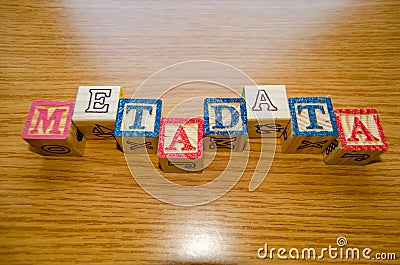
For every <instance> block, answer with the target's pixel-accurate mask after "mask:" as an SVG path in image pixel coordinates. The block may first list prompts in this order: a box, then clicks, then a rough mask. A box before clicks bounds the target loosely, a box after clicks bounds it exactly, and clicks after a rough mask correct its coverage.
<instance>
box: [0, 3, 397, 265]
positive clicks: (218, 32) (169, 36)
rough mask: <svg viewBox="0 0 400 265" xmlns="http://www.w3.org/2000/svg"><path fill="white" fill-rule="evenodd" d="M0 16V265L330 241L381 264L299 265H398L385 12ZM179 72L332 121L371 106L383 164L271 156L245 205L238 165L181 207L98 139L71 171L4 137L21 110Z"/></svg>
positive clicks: (312, 9)
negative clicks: (215, 73) (194, 72)
mask: <svg viewBox="0 0 400 265" xmlns="http://www.w3.org/2000/svg"><path fill="white" fill-rule="evenodd" d="M0 5H1V6H0V23H1V29H0V84H1V90H0V100H1V108H0V119H1V127H0V136H1V142H0V161H1V162H0V167H1V168H0V169H1V172H2V176H1V178H0V188H1V189H0V263H1V264H41V265H43V264H180V263H183V264H203V263H204V264H267V263H270V264H271V263H273V264H277V263H280V264H287V263H290V261H289V260H279V259H278V258H277V256H274V260H272V261H271V260H269V259H260V258H258V257H257V250H258V249H259V248H261V247H263V246H264V244H265V243H267V244H268V246H269V247H270V248H271V247H274V248H286V249H287V250H289V249H290V248H298V249H300V250H301V249H303V248H311V247H313V248H315V249H319V250H320V249H322V248H324V247H328V246H329V245H332V247H335V246H336V247H337V243H336V240H337V238H338V237H339V236H343V237H345V238H346V239H347V241H348V244H347V246H346V247H351V248H356V247H357V248H359V249H361V250H362V249H364V248H367V247H369V248H371V249H372V250H373V252H372V254H371V255H374V254H376V253H396V254H397V261H381V260H376V259H375V260H365V259H362V258H361V259H360V260H353V261H346V260H344V259H342V260H341V259H340V258H336V259H333V258H329V257H328V256H327V255H325V256H324V258H323V259H321V260H317V261H314V264H317V263H320V262H321V263H323V262H326V263H336V262H337V263H344V262H350V263H352V264H374V263H376V264H398V260H399V259H400V248H399V247H400V178H399V170H400V166H399V159H400V155H399V151H400V148H399V143H400V133H399V132H400V126H399V122H398V121H399V118H398V117H399V115H400V113H399V107H398V104H399V100H400V92H399V88H400V81H399V73H400V2H399V1H395V0H393V1H361V0H360V1H356V0H353V1H350V0H349V1H344V0H343V1H333V0H332V1H324V0H321V1H295V0H293V1H278V0H277V1H243V2H234V3H230V2H226V1H219V2H217V3H211V2H202V3H199V2H194V1H171V2H168V4H167V3H165V2H163V1H135V2H134V1H104V0H102V1H84V0H79V1H78V0H75V1H1V4H0ZM188 60H211V61H218V62H222V63H225V64H228V65H231V66H234V67H236V68H238V69H240V70H241V71H243V72H244V73H246V74H247V75H248V76H249V77H250V78H252V79H253V80H254V81H255V82H256V83H257V84H285V85H286V86H287V92H288V96H289V97H295V96H326V95H330V96H331V98H332V100H333V103H334V107H336V108H343V107H348V108H375V109H377V110H378V112H379V114H380V118H381V123H382V126H383V129H384V132H385V134H386V137H387V142H388V145H389V150H388V151H387V152H386V153H385V154H383V155H382V156H381V161H380V162H378V163H374V164H371V165H368V166H365V167H354V166H353V167H351V166H327V165H325V164H324V162H323V159H322V156H321V155H283V154H281V153H280V152H279V149H278V151H277V153H276V154H275V158H274V161H273V164H272V166H271V168H270V170H269V172H268V175H267V177H266V179H265V180H264V182H263V183H262V185H261V186H260V187H259V188H258V189H256V190H255V191H253V192H249V190H248V186H249V182H250V179H251V177H252V172H253V171H254V164H255V162H256V159H257V156H254V155H253V156H251V157H250V163H249V165H248V167H247V169H246V171H245V173H244V175H243V176H242V178H241V179H240V181H239V182H238V184H237V185H236V186H235V187H234V188H233V189H232V190H231V191H230V192H228V193H227V194H226V195H225V196H223V197H221V198H220V199H218V200H216V201H214V202H211V203H208V204H205V205H202V206H194V207H182V206H174V205H171V204H167V203H164V202H161V201H159V200H157V199H155V198H153V197H152V196H150V195H149V194H147V193H146V192H145V191H144V190H143V189H142V188H141V187H140V186H139V185H138V183H137V182H136V181H135V180H134V178H133V177H132V175H131V174H130V172H129V169H128V167H127V165H126V162H125V158H124V155H123V154H122V153H121V152H120V151H118V150H117V149H116V148H115V143H114V142H113V141H111V140H108V141H88V144H87V148H86V151H85V154H84V156H83V157H80V158H65V157H64V158H63V157H43V156H40V155H38V154H36V153H33V152H31V151H30V150H29V147H28V145H27V143H26V142H24V141H23V139H22V138H21V136H20V135H21V131H22V128H23V125H24V122H25V119H26V116H27V113H28V110H29V106H30V104H31V102H32V101H33V100H36V99H50V100H70V101H74V100H75V95H76V92H77V88H78V86H79V85H121V86H123V87H124V89H125V92H126V94H127V95H132V93H134V92H135V90H136V89H137V88H138V87H139V86H140V84H141V83H142V82H144V81H145V80H146V79H147V78H148V77H150V76H151V75H152V74H153V73H155V72H157V71H159V70H161V69H163V68H164V67H167V66H169V65H173V64H176V63H179V62H184V61H188ZM205 87H206V86H205ZM193 88H194V89H201V86H196V85H194V86H193V87H191V89H192V91H193ZM188 91H189V88H188V90H185V86H183V87H178V88H177V89H176V90H174V91H172V92H171V94H169V95H168V94H167V95H166V96H165V100H166V102H169V105H170V106H172V105H173V104H172V103H174V102H179V101H182V100H185V99H187V98H189V97H190V96H191V94H190V93H189V92H188ZM213 91H214V90H213V89H212V88H210V89H208V88H207V89H206V88H205V89H204V90H203V92H202V93H206V94H208V95H209V96H214V95H215V93H213ZM191 93H192V92H191ZM168 100H170V101H168ZM174 104H175V103H174ZM166 106H168V104H166ZM164 114H165V112H164ZM253 146H254V147H257V143H254V145H253ZM218 165H221V166H220V168H219V167H218ZM222 170H224V168H223V163H220V164H218V163H216V164H215V166H213V167H212V168H208V169H206V170H205V171H204V173H202V174H196V175H193V174H177V175H174V174H172V176H170V178H171V179H172V180H173V181H175V182H177V183H180V184H182V185H197V184H199V183H206V182H208V181H211V180H212V179H213V178H215V177H216V176H217V174H216V172H217V173H218V172H220V171H222ZM232 173H233V172H232ZM286 254H287V253H286ZM371 257H372V256H371ZM373 257H375V256H373ZM292 262H293V261H292ZM396 262H397V263H396ZM296 263H301V264H308V263H310V261H309V260H299V261H297V262H296Z"/></svg>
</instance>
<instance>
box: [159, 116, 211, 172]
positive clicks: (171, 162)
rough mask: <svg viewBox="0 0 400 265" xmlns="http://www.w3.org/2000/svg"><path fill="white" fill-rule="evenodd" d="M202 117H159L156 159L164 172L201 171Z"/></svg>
mask: <svg viewBox="0 0 400 265" xmlns="http://www.w3.org/2000/svg"><path fill="white" fill-rule="evenodd" d="M203 130H204V124H203V120H202V119H197V118H192V119H186V118H163V119H161V126H160V138H159V141H158V160H159V162H160V166H161V170H162V171H164V172H175V173H184V172H188V171H196V172H201V171H202V169H203Z"/></svg>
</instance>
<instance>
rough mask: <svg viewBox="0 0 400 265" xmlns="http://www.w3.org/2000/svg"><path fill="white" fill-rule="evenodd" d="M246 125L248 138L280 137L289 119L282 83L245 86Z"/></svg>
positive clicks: (243, 95) (284, 89)
mask: <svg viewBox="0 0 400 265" xmlns="http://www.w3.org/2000/svg"><path fill="white" fill-rule="evenodd" d="M242 97H243V98H244V99H246V102H247V108H246V109H247V126H248V129H249V137H250V138H260V137H266V138H280V137H281V136H282V133H283V131H284V130H285V128H286V126H287V125H288V123H289V121H290V113H289V107H288V99H287V95H286V87H285V86H284V85H269V86H245V87H244V88H243V93H242Z"/></svg>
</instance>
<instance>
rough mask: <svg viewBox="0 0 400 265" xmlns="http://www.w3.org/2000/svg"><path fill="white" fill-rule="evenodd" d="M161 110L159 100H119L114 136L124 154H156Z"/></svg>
mask: <svg viewBox="0 0 400 265" xmlns="http://www.w3.org/2000/svg"><path fill="white" fill-rule="evenodd" d="M161 110H162V101H161V100H160V99H136V98H135V99H132V98H121V99H120V100H119V105H118V113H117V118H116V122H115V127H114V136H115V139H116V140H117V143H118V145H119V146H120V147H121V148H122V149H123V150H124V152H125V153H138V154H140V153H142V154H143V153H154V154H156V153H157V146H158V135H159V128H160V121H161Z"/></svg>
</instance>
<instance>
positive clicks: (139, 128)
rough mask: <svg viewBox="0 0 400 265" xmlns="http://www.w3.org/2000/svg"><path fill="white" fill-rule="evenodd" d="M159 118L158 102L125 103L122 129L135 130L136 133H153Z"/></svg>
mask: <svg viewBox="0 0 400 265" xmlns="http://www.w3.org/2000/svg"><path fill="white" fill-rule="evenodd" d="M156 118H157V104H151V103H129V102H127V103H125V105H124V115H123V117H122V123H121V128H120V130H121V131H135V132H136V133H138V134H140V133H146V132H148V133H151V132H154V130H155V125H156Z"/></svg>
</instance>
